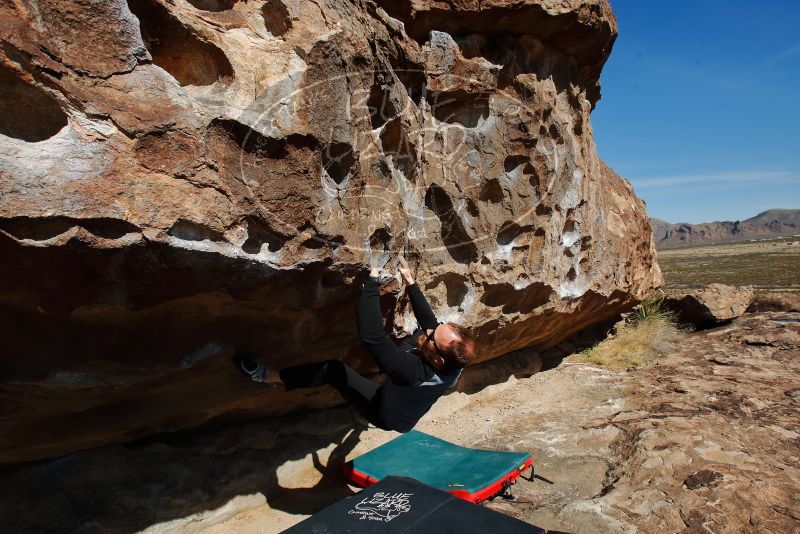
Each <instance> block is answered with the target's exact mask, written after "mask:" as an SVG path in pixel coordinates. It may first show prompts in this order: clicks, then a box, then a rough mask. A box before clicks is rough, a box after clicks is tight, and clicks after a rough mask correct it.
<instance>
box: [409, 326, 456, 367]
mask: <svg viewBox="0 0 800 534" xmlns="http://www.w3.org/2000/svg"><path fill="white" fill-rule="evenodd" d="M458 339H459V336H458V333H456V331H455V330H453V327H452V326H451V325H450V323H442V324H440V325H438V326H437V327H436V328H432V329H428V330H426V331H425V335H424V336H420V338H419V339H418V340H417V349H418V350H419V351H420V353H421V354H422V356H423V358H424V359H425V361H427V362H428V363H429V364H430V365H431V367H433V368H434V369H436V370H442V369H444V367H445V355H444V353H445V352H446V351H447V349H448V348H449V347H450V344H451V343H453V342H454V341H457V340H458Z"/></svg>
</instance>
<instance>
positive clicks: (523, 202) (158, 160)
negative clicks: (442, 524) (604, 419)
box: [0, 0, 661, 462]
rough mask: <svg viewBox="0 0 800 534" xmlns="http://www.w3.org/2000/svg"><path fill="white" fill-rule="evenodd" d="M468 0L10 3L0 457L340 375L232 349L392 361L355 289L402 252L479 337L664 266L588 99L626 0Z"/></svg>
mask: <svg viewBox="0 0 800 534" xmlns="http://www.w3.org/2000/svg"><path fill="white" fill-rule="evenodd" d="M440 4H441V3H440ZM440 4H437V5H440ZM551 4H552V6H551ZM409 5H411V4H409ZM450 6H451V7H450V9H449V11H448V12H447V13H445V14H442V13H439V12H434V11H431V10H428V11H427V12H426V11H425V10H424V9H421V8H419V6H415V5H414V7H413V9H412V8H411V7H408V6H405V7H403V5H401V4H399V3H398V4H393V5H390V4H386V5H385V7H386V9H387V10H389V11H391V12H392V14H393V16H390V15H389V14H387V12H386V11H384V8H382V7H379V6H378V5H376V4H375V3H373V2H370V1H357V0H351V1H348V2H326V1H321V2H311V1H303V0H300V1H289V0H267V1H266V2H253V1H248V2H245V1H236V0H174V1H166V0H128V1H127V2H126V1H125V0H107V1H104V2H91V3H90V2H85V1H80V0H40V1H36V0H21V1H19V2H14V3H8V2H5V3H2V4H0V20H2V23H0V31H1V32H2V35H0V40H1V41H2V47H0V58H1V59H2V65H0V93H2V98H1V99H0V108H2V109H0V254H2V258H3V262H2V263H0V347H2V354H0V381H2V382H0V398H2V405H3V407H4V408H3V414H2V427H1V428H0V443H2V446H0V462H12V461H21V460H29V459H35V458H42V457H48V456H54V455H59V454H64V453H67V452H70V451H73V450H77V449H80V448H85V447H90V446H94V445H98V444H102V443H108V442H112V441H124V440H129V439H133V438H136V437H140V436H143V435H146V434H148V433H153V432H159V431H167V430H174V429H177V428H185V427H189V426H194V425H198V424H201V423H205V422H209V421H212V420H219V419H224V418H229V417H239V416H244V415H249V416H253V415H274V414H282V413H287V412H290V411H292V410H297V409H301V408H316V407H323V406H327V405H330V404H331V403H332V402H337V399H336V397H335V396H334V395H331V394H329V393H324V394H323V393H320V392H319V391H312V392H308V391H305V392H303V391H298V392H292V393H290V394H287V393H283V392H268V391H266V390H265V389H264V388H259V387H257V385H255V384H251V383H249V382H247V381H243V378H242V377H241V376H239V375H237V374H236V371H235V370H234V369H233V367H232V366H231V365H230V362H229V360H228V359H229V357H230V355H231V354H232V351H233V350H234V348H239V349H240V350H245V351H249V352H252V353H256V354H259V355H261V356H262V357H263V358H264V359H265V360H266V361H267V362H268V364H270V365H272V366H283V365H288V364H294V363H301V362H308V361H313V360H320V359H325V358H342V359H344V360H346V361H347V362H348V363H350V364H351V365H353V366H355V367H357V368H359V369H361V370H363V371H365V372H368V371H372V370H373V365H372V363H371V362H370V361H369V360H368V358H367V357H366V354H365V352H364V350H363V349H362V348H361V347H360V346H359V343H358V338H357V334H356V329H355V320H354V319H355V301H356V299H357V296H358V293H359V286H360V282H361V281H363V280H364V278H365V277H366V274H367V272H368V264H369V262H370V261H379V262H381V263H385V264H386V266H387V267H392V266H393V265H394V261H395V259H394V258H395V256H394V254H393V253H392V251H403V252H404V253H405V254H406V255H407V257H408V258H409V260H410V261H411V263H412V265H413V266H414V267H415V271H416V276H417V278H418V280H419V282H420V285H421V286H422V288H423V290H424V291H425V292H426V294H427V295H428V296H429V298H430V300H431V303H432V305H433V308H434V310H435V311H436V312H437V314H438V316H439V317H440V319H441V320H443V321H459V322H462V323H464V324H466V325H468V326H471V327H474V329H475V331H476V333H477V335H478V343H479V359H480V360H481V361H488V360H491V359H494V358H497V357H500V356H502V355H504V354H507V353H509V352H512V351H517V350H519V349H523V348H530V349H531V350H538V349H544V348H547V347H549V346H552V345H554V344H556V343H558V342H560V341H561V340H563V339H565V338H567V337H568V336H570V335H572V334H574V333H575V332H577V331H579V330H581V329H583V328H585V327H587V326H590V325H592V324H595V323H597V322H599V321H603V320H605V319H608V318H610V317H612V316H614V315H615V314H617V313H620V312H623V311H626V310H628V309H630V308H631V307H632V306H633V305H634V304H635V303H636V302H638V301H639V300H641V299H642V298H644V297H645V296H646V295H648V294H649V293H650V292H651V291H652V290H653V289H654V288H655V287H657V286H658V285H660V283H661V274H660V271H659V269H658V266H657V264H656V262H655V255H654V247H653V243H652V239H651V234H650V228H649V225H648V221H647V217H646V214H645V209H644V205H643V203H642V202H641V201H640V200H638V199H637V198H636V196H635V195H634V193H633V191H632V189H631V187H630V185H629V184H628V183H627V182H626V181H624V180H622V179H621V178H619V177H618V176H617V175H616V174H615V173H614V172H613V171H611V170H610V169H609V168H608V167H606V166H605V164H604V163H603V162H602V161H601V160H600V159H599V158H598V156H597V152H596V148H595V144H594V139H593V134H592V129H591V125H590V121H589V114H590V111H591V109H592V107H593V105H594V103H595V102H596V100H597V98H598V97H599V92H598V77H599V72H600V68H601V66H602V64H603V62H604V61H605V59H606V58H607V56H608V54H609V52H610V48H611V44H612V42H613V39H614V37H615V32H616V28H615V21H614V18H613V14H612V13H611V10H610V8H609V6H608V3H607V1H605V0H595V1H581V2H579V1H572V2H549V1H545V0H541V1H536V0H527V1H523V2H517V3H508V4H507V5H506V4H502V5H501V4H498V5H496V6H495V5H494V4H491V3H490V4H481V6H477V5H472V4H469V5H466V4H465V5H463V6H462V5H460V4H459V3H457V2H454V3H452V4H451V5H450ZM553 6H555V7H553ZM437 9H438V8H437ZM425 13H428V15H425ZM517 15H518V17H517ZM393 17H396V18H393ZM400 19H402V22H401V20H400ZM509 21H514V22H513V23H511V22H509ZM495 22H496V23H495ZM384 300H385V302H384V307H385V310H386V311H387V318H389V317H394V318H395V319H394V321H393V323H392V328H393V329H394V333H395V335H402V334H403V333H404V332H408V331H409V330H410V329H411V328H412V327H413V326H414V325H413V316H412V315H411V313H410V310H409V309H408V306H407V301H406V299H405V297H404V294H403V293H402V292H401V291H397V290H395V291H388V292H387V293H386V295H385V299H384Z"/></svg>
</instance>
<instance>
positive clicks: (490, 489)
mask: <svg viewBox="0 0 800 534" xmlns="http://www.w3.org/2000/svg"><path fill="white" fill-rule="evenodd" d="M532 465H533V458H528V459H527V460H525V462H523V464H522V465H521V466H519V467H518V468H515V469H514V470H513V471H511V472H510V473H508V474H507V475H505V476H503V477H502V478H500V479H499V480H497V481H496V482H493V483H492V484H489V485H488V486H486V487H485V488H482V489H480V490H478V491H476V492H475V493H470V492H468V491H467V490H445V491H447V493H450V494H452V495H454V496H455V497H458V498H459V499H464V500H465V501H469V502H472V503H476V504H477V503H480V502H483V501H485V500H486V499H488V498H489V497H491V496H492V495H496V494H498V493H500V492H501V491H503V486H504V485H505V484H506V483H507V482H508V483H514V482H515V481H516V480H517V479H518V478H519V477H520V475H521V474H522V473H524V472H525V471H527V470H528V469H530V468H531V466H532ZM342 471H343V474H344V477H345V478H346V479H348V480H349V481H350V482H352V483H353V484H355V485H356V486H361V487H362V488H366V487H367V486H371V485H373V484H375V483H376V482H378V479H376V478H374V477H371V476H369V475H367V474H366V473H362V472H361V471H358V470H357V469H354V468H353V462H352V461H350V462H346V463H345V464H344V466H343V468H342Z"/></svg>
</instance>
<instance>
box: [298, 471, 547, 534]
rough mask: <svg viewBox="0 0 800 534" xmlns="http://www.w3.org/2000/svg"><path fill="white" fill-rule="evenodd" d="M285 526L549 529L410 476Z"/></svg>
mask: <svg viewBox="0 0 800 534" xmlns="http://www.w3.org/2000/svg"><path fill="white" fill-rule="evenodd" d="M285 532H288V533H292V534H299V533H313V534H344V533H359V534H360V533H368V534H372V533H375V534H378V533H381V534H383V533H387V534H399V533H401V532H402V533H419V534H465V533H469V532H489V533H493V534H500V533H501V532H502V533H503V534H522V533H525V534H546V532H547V531H545V530H542V529H540V528H538V527H535V526H533V525H529V524H527V523H523V522H522V521H520V520H518V519H514V518H513V517H509V516H506V515H503V514H501V513H498V512H495V511H493V510H489V509H488V508H484V507H483V506H481V505H479V504H472V503H470V502H467V501H465V500H463V499H459V498H458V497H455V496H453V495H451V494H450V493H447V492H444V491H441V490H438V489H436V488H432V487H430V486H426V485H425V484H423V483H421V482H418V481H416V480H414V479H413V478H406V477H394V476H390V477H386V478H384V479H382V480H381V481H380V482H378V483H376V484H373V485H372V486H369V487H368V488H366V489H364V490H362V491H360V492H358V493H356V494H353V495H351V496H349V497H347V498H345V499H342V500H341V501H339V502H337V503H335V504H332V505H331V506H328V507H327V508H325V509H324V510H322V511H320V512H318V513H316V514H314V515H312V516H311V517H309V518H308V519H306V520H305V521H302V522H301V523H298V524H297V525H295V526H293V527H292V528H290V529H288V530H286V531H285Z"/></svg>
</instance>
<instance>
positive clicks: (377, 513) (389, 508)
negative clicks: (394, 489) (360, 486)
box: [347, 491, 414, 523]
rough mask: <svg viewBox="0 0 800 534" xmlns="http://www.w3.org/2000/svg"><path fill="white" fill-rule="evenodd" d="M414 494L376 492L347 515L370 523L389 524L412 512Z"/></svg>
mask: <svg viewBox="0 0 800 534" xmlns="http://www.w3.org/2000/svg"><path fill="white" fill-rule="evenodd" d="M412 495H414V494H413V493H385V492H381V491H379V492H376V493H375V494H374V495H372V496H370V497H366V498H365V499H364V500H362V501H361V502H360V503H358V504H356V505H355V507H354V508H353V509H352V510H349V511H348V512H347V513H348V514H351V515H356V516H358V518H359V519H364V520H368V521H385V522H387V523H388V522H389V521H391V520H392V519H394V518H395V517H397V516H399V515H400V514H402V513H405V512H409V511H411V496H412Z"/></svg>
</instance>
